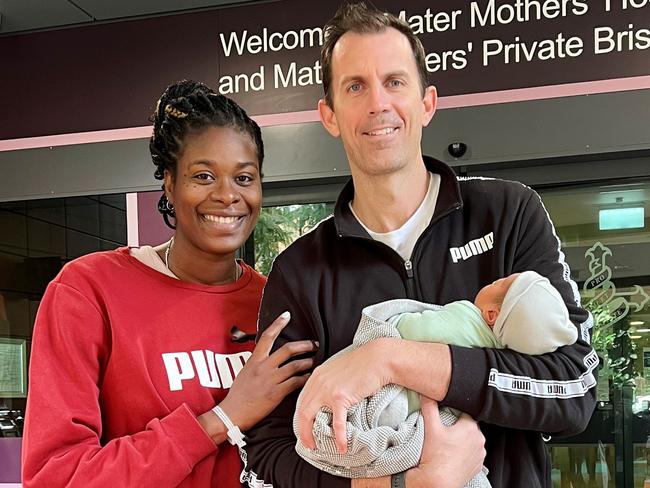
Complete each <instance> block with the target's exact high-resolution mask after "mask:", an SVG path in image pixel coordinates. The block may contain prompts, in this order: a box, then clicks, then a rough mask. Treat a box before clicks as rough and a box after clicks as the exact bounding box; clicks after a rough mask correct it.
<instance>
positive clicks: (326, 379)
mask: <svg viewBox="0 0 650 488" xmlns="http://www.w3.org/2000/svg"><path fill="white" fill-rule="evenodd" d="M387 341H388V342H387ZM390 341H394V340H391V339H378V340H376V341H372V342H370V343H368V344H365V345H364V346H362V347H360V348H358V349H355V350H354V351H352V352H350V353H348V354H345V355H343V356H340V357H338V358H335V359H334V360H331V361H328V362H327V363H325V364H323V365H321V366H319V367H317V368H316V369H315V370H314V371H313V373H312V375H311V377H310V378H309V380H308V381H307V383H306V384H305V387H304V388H303V391H302V394H301V395H302V397H301V401H300V404H299V406H298V413H297V414H298V432H299V435H300V441H301V442H302V443H303V445H304V446H305V447H307V448H309V449H314V448H315V447H316V444H315V443H314V436H313V426H314V419H315V418H316V414H317V413H318V411H319V410H320V409H321V408H322V407H329V408H330V409H331V410H332V425H333V427H334V438H335V441H336V447H337V449H338V451H339V452H340V453H342V454H345V452H346V451H347V434H346V423H347V413H348V408H350V407H352V406H353V405H355V404H357V403H359V402H360V401H361V400H363V399H364V398H366V397H369V396H371V395H373V394H374V393H376V392H377V391H379V389H380V388H381V387H382V386H384V385H386V384H388V383H390V382H391V381H390V376H389V372H388V368H387V361H386V357H385V355H386V354H388V353H389V352H388V351H389V350H390ZM387 347H388V348H387Z"/></svg>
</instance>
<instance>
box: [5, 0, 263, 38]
mask: <svg viewBox="0 0 650 488" xmlns="http://www.w3.org/2000/svg"><path fill="white" fill-rule="evenodd" d="M253 1H259V0H0V35H3V34H12V33H18V32H25V31H33V30H41V29H56V28H61V27H67V26H72V25H80V24H91V23H93V22H102V21H113V20H118V19H120V20H121V19H126V18H132V17H143V16H145V17H146V16H152V15H162V14H170V13H178V12H187V11H191V10H196V9H202V8H212V7H220V6H224V5H232V4H237V3H250V2H253Z"/></svg>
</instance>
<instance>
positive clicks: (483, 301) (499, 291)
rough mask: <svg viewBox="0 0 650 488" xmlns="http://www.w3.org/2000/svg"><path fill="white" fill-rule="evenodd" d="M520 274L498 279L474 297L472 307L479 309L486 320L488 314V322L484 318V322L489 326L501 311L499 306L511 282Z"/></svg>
mask: <svg viewBox="0 0 650 488" xmlns="http://www.w3.org/2000/svg"><path fill="white" fill-rule="evenodd" d="M520 274H521V273H513V274H511V275H510V276H506V277H505V278H501V279H498V280H496V281H494V282H493V283H490V284H489V285H487V286H484V287H483V288H481V291H479V292H478V295H476V298H475V299H474V305H476V306H477V307H478V308H480V309H481V312H483V317H484V318H486V314H487V312H488V311H489V312H490V314H489V316H490V320H488V319H487V318H486V322H488V323H489V324H490V325H493V323H494V319H493V317H495V316H496V315H498V313H499V312H500V311H501V304H502V303H503V299H504V298H505V296H506V293H508V290H509V289H510V285H512V282H513V281H515V279H516V278H517V276H519V275H520Z"/></svg>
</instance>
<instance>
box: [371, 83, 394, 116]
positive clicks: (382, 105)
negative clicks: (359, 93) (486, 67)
mask: <svg viewBox="0 0 650 488" xmlns="http://www.w3.org/2000/svg"><path fill="white" fill-rule="evenodd" d="M389 107H390V99H389V94H388V93H387V92H386V87H384V85H382V84H380V83H377V84H375V85H373V86H372V87H371V88H370V90H369V106H368V112H369V113H370V114H371V115H376V114H380V113H382V112H386V111H388V109H389Z"/></svg>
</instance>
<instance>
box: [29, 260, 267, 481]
mask: <svg viewBox="0 0 650 488" xmlns="http://www.w3.org/2000/svg"><path fill="white" fill-rule="evenodd" d="M243 269H244V272H243V275H242V276H241V278H240V279H239V280H238V281H237V282H236V283H233V284H230V285H224V286H205V285H198V284H191V283H185V282H182V281H179V280H176V279H173V278H170V277H168V276H165V275H163V274H161V273H158V272H157V271H155V270H153V269H151V268H149V267H148V266H146V265H144V264H143V263H141V262H140V261H138V260H137V259H135V258H134V257H132V256H130V254H129V250H128V249H127V248H121V249H118V250H116V251H109V252H101V253H95V254H90V255H88V256H84V257H82V258H79V259H77V260H75V261H72V262H70V263H68V264H67V265H66V266H65V267H64V268H63V269H62V270H61V272H60V273H59V275H58V276H57V277H56V278H55V279H54V281H52V283H50V285H49V286H48V288H47V290H46V292H45V295H44V297H43V300H42V302H41V305H40V307H39V310H38V315H37V317H36V324H35V327H34V337H33V343H32V355H31V364H30V370H29V374H30V382H29V395H28V400H27V417H26V425H25V439H24V444H23V486H24V487H25V488H29V487H31V486H47V487H59V486H80V487H91V486H92V487H103V486H111V487H112V486H119V487H130V486H133V487H138V488H143V487H148V486H151V487H156V488H164V487H176V486H181V487H227V488H230V487H240V486H241V485H240V484H239V474H240V472H241V466H240V460H239V455H238V453H237V450H236V448H235V447H233V446H231V445H230V444H229V443H227V442H226V443H223V444H221V445H220V446H218V447H217V446H216V445H215V444H214V442H213V441H212V439H211V438H210V437H209V436H208V435H207V434H206V433H205V431H204V430H203V429H202V428H201V426H200V425H199V423H198V421H197V420H196V416H197V415H200V414H202V413H204V412H206V411H208V410H209V409H210V408H212V407H213V406H214V405H215V404H217V403H219V402H220V401H221V400H222V399H223V398H224V397H225V396H226V394H227V392H228V389H229V388H230V385H231V384H232V380H233V377H234V376H235V375H236V374H237V373H238V372H239V371H240V370H241V368H242V367H243V365H244V363H245V361H246V360H247V359H248V358H249V357H250V349H251V348H252V346H253V344H252V343H247V344H243V345H242V344H235V343H232V342H231V341H230V328H231V327H232V326H233V325H237V327H239V328H240V329H241V330H243V331H245V332H247V333H254V332H255V329H256V322H257V314H258V309H259V303H260V299H261V296H262V288H263V286H264V282H265V278H264V277H263V276H262V275H260V274H258V273H257V272H255V271H254V270H253V269H252V268H250V267H248V266H245V265H244V266H243Z"/></svg>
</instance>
